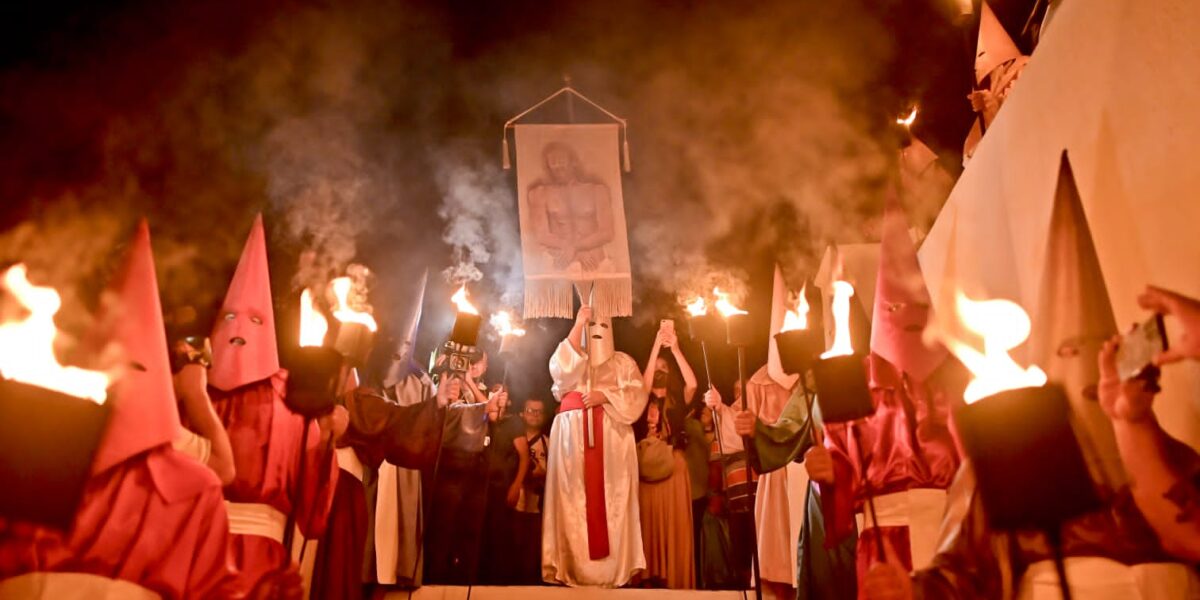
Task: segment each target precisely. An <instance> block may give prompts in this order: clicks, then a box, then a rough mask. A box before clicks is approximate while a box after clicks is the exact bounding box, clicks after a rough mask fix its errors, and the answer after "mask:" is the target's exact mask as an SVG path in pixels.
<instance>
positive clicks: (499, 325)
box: [488, 310, 525, 338]
mask: <svg viewBox="0 0 1200 600" xmlns="http://www.w3.org/2000/svg"><path fill="white" fill-rule="evenodd" d="M488 322H489V323H491V324H492V328H494V329H495V330H496V333H498V334H500V337H501V338H504V337H507V336H510V335H515V336H517V337H521V336H523V335H525V329H523V328H521V327H517V326H516V325H513V316H512V313H510V312H508V311H507V310H502V311H500V312H498V313H495V314H493V315H492V316H491V318H489V319H488Z"/></svg>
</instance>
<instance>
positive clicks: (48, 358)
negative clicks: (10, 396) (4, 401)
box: [0, 265, 110, 404]
mask: <svg viewBox="0 0 1200 600" xmlns="http://www.w3.org/2000/svg"><path fill="white" fill-rule="evenodd" d="M25 273H26V271H25V265H14V266H13V267H12V268H10V269H9V270H8V271H5V273H4V288H5V289H7V290H8V291H9V293H11V294H12V295H13V297H14V298H16V300H17V302H20V303H21V306H24V307H25V308H26V309H28V310H29V316H27V317H26V318H25V319H24V320H21V321H8V322H6V323H3V324H0V377H4V378H5V379H11V380H13V381H20V382H21V383H27V384H29V385H35V386H38V387H43V388H46V389H49V390H54V391H56V392H60V393H63V394H67V395H70V396H75V397H77V398H86V399H88V400H91V401H93V402H95V403H96V404H104V401H105V399H106V398H107V396H108V394H107V390H108V385H109V383H110V378H109V376H108V375H107V374H105V373H102V372H99V371H88V370H86V369H80V368H78V367H67V366H63V365H62V364H61V363H59V362H58V358H57V357H55V356H54V338H55V337H57V336H58V328H57V327H55V326H54V315H55V314H56V313H58V309H59V308H61V307H62V298H60V297H59V295H58V292H56V291H54V289H53V288H48V287H39V286H36V285H33V284H32V283H29V280H28V279H26V278H25Z"/></svg>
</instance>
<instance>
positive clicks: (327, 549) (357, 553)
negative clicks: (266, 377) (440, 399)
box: [311, 388, 445, 600]
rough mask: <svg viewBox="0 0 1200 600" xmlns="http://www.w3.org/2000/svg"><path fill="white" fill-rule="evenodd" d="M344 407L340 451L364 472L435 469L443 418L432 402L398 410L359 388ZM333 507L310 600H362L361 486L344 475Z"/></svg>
mask: <svg viewBox="0 0 1200 600" xmlns="http://www.w3.org/2000/svg"><path fill="white" fill-rule="evenodd" d="M342 402H343V404H344V406H345V407H346V410H347V412H348V413H349V416H350V424H349V426H348V427H347V429H346V434H345V435H344V436H342V439H341V442H340V444H339V445H342V446H344V447H349V448H353V449H354V452H355V454H356V455H357V456H358V458H359V460H360V461H361V462H362V466H363V467H364V470H365V471H367V472H369V473H375V472H378V470H379V466H380V465H381V464H383V461H384V460H387V461H388V462H389V463H392V464H393V465H396V466H398V467H401V468H404V469H424V468H431V467H433V463H434V462H435V461H436V460H437V454H438V447H439V446H440V442H441V433H442V420H443V418H444V415H445V411H443V410H440V409H439V408H438V405H437V402H436V401H425V402H421V403H419V404H413V405H409V406H401V405H399V404H397V403H395V402H393V401H391V400H389V399H388V398H387V397H385V396H384V394H383V392H382V391H380V390H378V389H373V388H358V389H356V390H353V391H351V392H349V393H347V394H345V395H343V396H342ZM333 504H334V506H335V509H334V510H333V512H332V513H331V514H330V516H329V527H328V529H327V531H326V532H325V536H324V537H322V538H321V541H320V543H319V544H318V545H317V558H316V563H315V566H314V567H313V582H312V594H311V596H312V597H313V598H341V599H345V600H354V599H355V598H362V597H363V579H364V572H363V558H364V556H366V544H367V526H368V524H369V522H370V519H369V518H368V511H367V502H366V495H365V490H364V488H363V482H362V481H360V480H358V479H357V478H355V477H354V476H353V475H350V474H348V473H342V474H341V475H340V476H339V478H338V484H337V493H336V495H335V496H334V500H333ZM370 572H371V573H374V572H375V569H374V565H371V569H370ZM371 579H372V580H374V578H373V577H372V578H371Z"/></svg>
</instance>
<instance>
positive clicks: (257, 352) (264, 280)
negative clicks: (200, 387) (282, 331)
mask: <svg viewBox="0 0 1200 600" xmlns="http://www.w3.org/2000/svg"><path fill="white" fill-rule="evenodd" d="M212 346H213V364H212V370H211V371H209V375H208V382H209V384H210V385H212V386H213V387H215V388H217V389H219V390H224V391H227V392H228V391H230V390H233V389H235V388H239V387H241V386H243V385H247V384H250V383H254V382H255V381H262V380H263V379H266V378H268V377H270V376H272V375H274V374H275V373H276V372H278V371H279V351H278V349H277V348H276V344H275V310H274V308H273V306H272V303H271V276H270V273H269V272H268V271H267V240H266V234H265V233H264V232H263V223H262V215H258V216H257V217H255V219H254V226H253V227H251V228H250V236H249V237H248V238H246V247H245V248H243V249H242V258H241V259H240V260H238V265H237V271H236V272H235V273H234V274H233V281H231V282H230V283H229V291H227V292H226V293H225V302H224V303H223V304H222V305H221V312H220V313H218V314H217V322H216V325H214V326H213V331H212Z"/></svg>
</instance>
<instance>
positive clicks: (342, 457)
mask: <svg viewBox="0 0 1200 600" xmlns="http://www.w3.org/2000/svg"><path fill="white" fill-rule="evenodd" d="M334 452H335V453H337V464H338V466H339V467H341V469H342V470H343V471H345V472H347V473H349V474H351V475H353V476H354V478H355V479H357V480H359V481H362V480H363V464H362V461H361V460H358V454H355V452H354V448H338V449H337V450H334Z"/></svg>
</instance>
